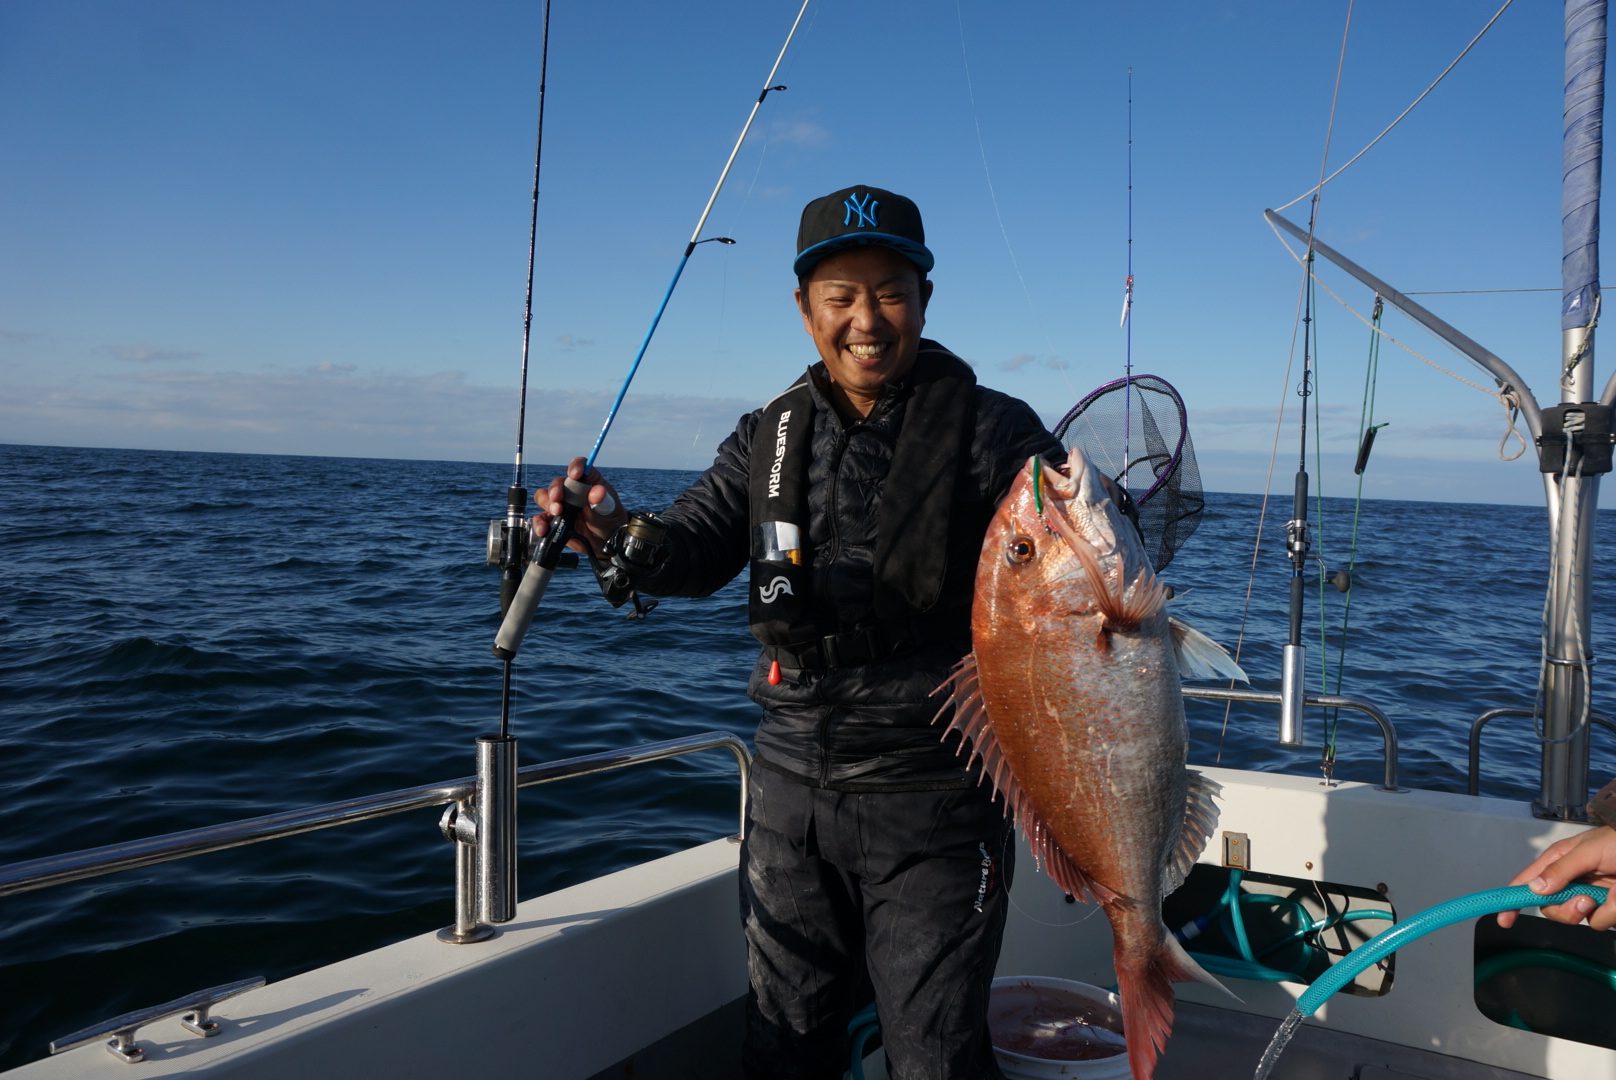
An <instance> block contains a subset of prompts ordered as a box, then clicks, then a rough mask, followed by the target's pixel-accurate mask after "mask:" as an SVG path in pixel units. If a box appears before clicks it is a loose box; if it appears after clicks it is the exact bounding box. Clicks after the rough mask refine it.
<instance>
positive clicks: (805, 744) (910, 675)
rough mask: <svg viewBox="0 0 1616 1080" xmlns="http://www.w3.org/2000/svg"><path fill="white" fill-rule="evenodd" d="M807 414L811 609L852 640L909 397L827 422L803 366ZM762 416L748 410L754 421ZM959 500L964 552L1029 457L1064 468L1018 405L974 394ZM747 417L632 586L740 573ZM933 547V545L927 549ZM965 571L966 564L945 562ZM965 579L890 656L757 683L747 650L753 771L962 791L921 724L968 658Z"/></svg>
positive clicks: (673, 588) (841, 784)
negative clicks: (811, 404)
mask: <svg viewBox="0 0 1616 1080" xmlns="http://www.w3.org/2000/svg"><path fill="white" fill-rule="evenodd" d="M813 374H814V380H813V381H814V382H815V393H814V399H815V413H814V433H813V443H812V459H811V462H810V465H809V472H808V481H809V487H808V506H809V514H810V517H809V537H808V539H809V542H810V544H811V546H812V550H813V556H814V590H815V608H816V611H817V614H818V617H819V620H820V623H821V626H822V627H823V629H824V632H825V633H827V634H831V633H839V632H842V631H848V630H857V629H862V628H863V627H865V626H868V625H869V624H870V623H871V621H872V620H873V619H874V601H873V596H872V590H873V581H874V577H873V563H874V554H875V541H876V511H877V509H878V507H879V506H880V502H881V491H882V487H883V485H884V484H885V483H886V480H887V471H888V468H889V467H890V465H891V463H892V454H893V449H894V448H895V446H896V444H897V435H898V431H899V429H900V427H901V425H902V424H903V416H904V410H905V407H906V405H907V403H908V398H909V394H908V392H907V388H906V387H905V386H904V385H903V384H902V383H894V384H889V385H888V386H887V388H886V392H885V393H884V394H883V395H882V397H881V399H880V400H879V401H878V402H877V403H876V406H875V408H874V409H872V410H871V412H870V415H869V416H868V417H865V418H862V419H860V420H858V421H856V422H853V421H849V420H847V419H845V418H843V417H842V416H840V415H839V414H838V413H837V412H836V410H835V408H834V407H833V406H832V405H831V404H830V402H829V401H828V400H826V399H825V397H824V395H823V394H822V393H821V392H820V390H819V387H820V386H822V385H824V380H825V369H824V365H823V364H818V365H815V367H814V369H813ZM760 411H761V410H760ZM974 414H975V415H974V427H975V431H974V434H973V437H972V439H971V449H970V455H971V460H970V463H969V473H968V475H969V477H970V485H969V490H966V491H961V492H959V493H958V500H959V501H958V502H957V503H956V508H957V509H956V511H955V513H954V514H953V518H952V520H953V522H954V524H953V525H952V526H951V527H952V528H954V529H968V530H971V532H972V534H973V537H972V541H971V543H970V544H969V545H968V548H969V550H971V551H975V550H976V549H978V548H980V546H981V538H982V536H983V535H984V534H985V532H986V531H987V525H988V522H989V520H991V518H992V516H993V511H994V508H995V507H997V505H998V504H999V501H1000V500H1001V499H1003V498H1004V495H1005V493H1006V492H1007V491H1009V489H1010V484H1011V482H1012V481H1013V480H1014V479H1015V476H1016V473H1017V472H1018V471H1020V469H1021V468H1022V467H1023V466H1024V465H1025V464H1026V461H1027V458H1028V457H1030V456H1032V455H1033V454H1042V455H1044V457H1045V458H1047V459H1049V460H1050V461H1051V462H1052V463H1057V464H1058V463H1060V462H1063V461H1065V460H1066V453H1065V451H1064V450H1063V449H1062V448H1061V446H1060V444H1059V443H1057V442H1056V441H1055V437H1054V436H1052V435H1051V434H1049V432H1048V431H1046V430H1045V429H1044V425H1043V424H1042V423H1041V422H1040V421H1039V419H1038V417H1037V415H1036V414H1035V413H1034V412H1033V411H1032V409H1031V408H1029V407H1028V406H1027V405H1026V403H1024V402H1022V401H1018V400H1017V399H1015V398H1012V397H1010V396H1008V395H1006V394H1001V393H999V392H998V391H996V390H989V389H987V388H986V387H983V386H977V387H976V390H975V401H974ZM758 417H759V413H758V412H753V413H749V414H747V415H746V416H743V417H741V420H740V423H739V424H737V425H736V427H735V433H734V434H733V435H731V436H730V437H729V438H727V439H725V440H724V442H723V444H722V445H721V446H720V447H719V448H718V457H717V459H716V460H715V461H714V462H713V464H712V466H711V467H710V468H709V469H708V470H707V471H706V472H705V473H703V474H702V475H701V478H700V479H699V480H697V481H696V482H695V483H694V484H692V485H691V486H690V487H689V488H688V489H687V490H686V491H685V492H684V493H683V494H682V495H680V496H679V498H678V499H677V500H676V501H675V502H674V504H673V506H672V507H671V508H670V509H669V510H668V511H667V513H666V514H665V515H664V518H665V520H666V521H667V523H668V526H669V534H670V541H671V545H672V550H671V552H670V554H669V556H668V560H667V562H666V563H665V564H664V566H663V567H662V569H661V570H660V571H658V572H657V574H656V575H655V576H653V577H651V578H649V579H647V580H645V581H643V582H642V583H641V589H642V591H644V592H646V593H648V594H651V595H655V596H707V595H710V594H711V593H713V592H716V591H717V590H718V589H720V588H722V587H723V586H724V585H726V584H727V583H728V582H729V581H730V580H731V579H733V578H734V577H735V576H736V575H737V574H739V573H740V572H741V571H743V570H744V569H745V568H746V566H747V561H748V557H749V554H750V551H749V548H750V537H749V535H748V520H749V519H748V513H747V510H748V507H747V479H748V474H749V468H750V465H749V463H750V460H751V450H752V441H753V433H754V432H755V431H756V429H757V425H758ZM939 542H942V538H939ZM955 561H956V562H964V561H966V560H955ZM975 576H976V563H975V560H974V558H973V559H971V560H969V562H968V565H950V566H949V567H948V570H947V572H946V574H945V578H944V587H943V594H942V598H941V600H940V601H939V602H938V604H937V607H936V608H935V609H934V610H933V611H932V612H930V613H928V615H927V621H928V623H929V624H930V626H931V628H932V629H933V633H934V635H935V637H936V638H937V639H938V640H934V641H933V642H932V643H930V644H928V645H926V646H924V647H923V648H921V649H919V650H917V651H914V652H911V653H908V654H906V655H903V656H899V657H895V658H892V659H888V660H881V661H876V662H873V663H868V664H860V665H855V666H850V667H840V668H832V669H830V670H827V671H794V670H790V669H786V670H785V671H784V672H783V675H784V677H783V678H782V680H781V682H780V684H779V685H778V686H771V685H770V684H769V681H768V671H769V658H768V657H767V655H766V654H763V653H760V654H759V658H758V662H757V664H756V666H754V668H753V670H752V676H751V679H750V681H749V682H748V685H747V693H748V694H749V695H750V696H751V698H752V700H753V701H755V702H757V703H758V704H759V705H761V706H762V707H763V719H762V722H761V723H760V724H759V725H758V732H757V751H758V756H759V758H760V760H761V763H762V764H763V765H765V766H768V767H772V768H774V769H776V770H777V771H781V772H784V773H787V774H788V775H790V776H793V777H795V778H797V779H800V780H802V781H804V782H806V783H810V784H815V785H819V786H823V787H830V788H836V789H840V790H847V791H899V790H918V789H925V788H939V787H960V786H965V785H967V784H970V783H974V779H973V778H972V777H970V776H969V775H968V774H967V772H966V770H965V768H964V761H963V759H961V758H960V757H958V756H956V754H955V749H956V748H957V745H958V744H957V742H955V741H954V740H952V739H951V740H949V741H948V742H947V743H946V744H945V743H944V742H943V740H942V727H941V726H940V725H939V726H933V725H932V719H933V718H934V717H935V716H936V715H937V711H938V709H939V708H940V707H941V705H942V696H941V695H939V696H938V697H932V696H930V695H931V693H932V691H933V690H935V689H937V687H938V686H939V685H940V684H941V683H942V682H943V680H944V679H946V678H947V677H948V674H949V670H950V669H951V668H952V667H953V665H954V663H955V662H956V661H958V660H959V658H960V657H961V656H964V655H965V654H966V653H967V652H969V651H970V648H971V642H970V605H971V595H972V590H973V586H974V581H975Z"/></svg>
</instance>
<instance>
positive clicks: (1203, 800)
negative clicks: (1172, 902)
mask: <svg viewBox="0 0 1616 1080" xmlns="http://www.w3.org/2000/svg"><path fill="white" fill-rule="evenodd" d="M1184 772H1185V773H1186V774H1187V775H1188V776H1189V792H1188V794H1187V795H1186V797H1185V799H1184V828H1183V830H1182V831H1181V832H1180V833H1179V834H1178V850H1177V851H1175V852H1173V857H1172V860H1171V861H1170V862H1168V864H1167V871H1166V873H1165V874H1163V875H1162V890H1161V891H1162V895H1163V896H1167V895H1169V894H1171V893H1172V892H1173V891H1174V890H1176V889H1177V888H1178V887H1179V886H1180V885H1182V884H1184V879H1185V878H1187V877H1189V876H1190V868H1191V867H1193V866H1194V865H1195V860H1196V859H1199V858H1200V857H1201V852H1203V851H1205V850H1206V845H1207V841H1209V840H1211V839H1212V833H1213V832H1214V831H1216V830H1217V827H1218V804H1217V803H1215V802H1213V801H1212V797H1213V796H1214V795H1216V794H1218V793H1219V792H1220V791H1222V790H1223V786H1222V785H1221V784H1219V783H1218V782H1217V781H1216V780H1213V779H1212V778H1211V777H1209V776H1207V775H1206V774H1204V773H1199V772H1196V771H1195V770H1194V769H1185V770H1184Z"/></svg>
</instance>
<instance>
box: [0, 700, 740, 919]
mask: <svg viewBox="0 0 1616 1080" xmlns="http://www.w3.org/2000/svg"><path fill="white" fill-rule="evenodd" d="M720 748H722V749H725V750H728V751H729V752H730V753H732V754H734V755H735V764H736V766H737V767H738V768H739V770H740V780H741V800H740V804H741V808H740V832H738V833H737V834H736V839H739V837H740V835H741V834H742V833H744V832H745V829H746V792H747V779H748V777H749V776H750V774H751V768H752V755H751V753H750V752H748V750H747V749H746V744H745V743H744V742H742V741H741V740H740V739H739V738H737V737H736V736H734V735H731V734H730V733H728V732H725V731H711V732H707V733H706V734H704V735H687V736H685V737H684V738H682V739H669V740H667V741H666V742H655V743H645V744H643V745H640V746H629V747H624V748H623V749H621V750H604V751H601V752H600V753H598V754H585V755H583V756H581V757H572V758H563V759H562V760H560V761H551V762H546V763H545V764H542V765H529V766H527V767H526V768H523V769H518V770H516V786H517V787H531V786H532V785H534V784H547V783H550V782H552V781H555V780H565V779H568V778H570V777H574V776H588V775H590V774H592V773H601V772H609V771H611V770H614V769H622V768H626V767H628V766H630V765H640V764H644V763H646V762H650V761H662V760H665V759H667V758H672V757H681V756H683V755H685V754H695V753H700V752H702V751H704V750H717V749H720ZM477 789H478V785H477V778H476V777H474V776H463V777H461V778H460V779H458V780H449V781H447V782H445V783H441V784H423V785H421V786H420V787H412V788H404V789H402V790H399V791H386V792H383V793H381V794H379V795H367V796H365V797H364V798H359V799H346V800H344V801H342V802H334V803H326V804H324V805H323V806H309V807H305V808H303V809H301V810H287V811H284V812H282V813H279V814H266V815H264V816H263V817H255V818H247V819H245V820H242V821H232V822H227V823H225V824H223V825H210V826H208V827H206V828H202V829H189V830H187V831H185V832H177V833H169V834H167V835H165V836H154V837H150V838H148V839H145V840H130V841H126V842H125V843H121V844H108V845H106V846H105V847H98V848H89V849H86V850H84V851H75V852H70V853H68V854H66V855H51V856H48V857H46V858H43V859H29V860H27V861H25V862H18V863H12V864H11V865H9V866H0V896H10V895H12V894H13V893H21V892H28V891H30V890H33V889H43V888H47V887H49V886H51V885H63V884H66V883H68V882H70V881H82V880H84V879H85V878H93V877H100V876H102V875H104V874H115V873H117V872H118V871H120V870H133V869H136V868H138V867H143V866H155V865H157V864H158V863H165V862H172V861H174V860H176V859H188V858H191V857H192V856H194V855H205V854H207V853H208V852H211V851H224V850H226V849H227V848H236V847H244V846H246V845H248V844H258V843H262V842H263V841H265V840H276V839H279V838H281V837H283V836H296V835H298V834H299V833H306V832H314V831H315V830H317V829H329V828H333V827H335V826H338V825H350V824H353V823H355V822H359V821H370V820H371V819H373V818H379V817H387V816H388V815H390V814H402V813H405V812H407V811H410V810H422V809H425V808H427V807H431V806H442V805H443V804H445V803H452V804H454V805H455V807H456V808H460V809H464V808H467V807H469V806H471V805H472V804H473V803H474V802H475V800H476V797H477V793H478V791H477ZM452 828H453V820H452V817H451V815H449V814H446V815H445V823H444V829H445V832H446V833H447V832H449V831H450V830H451V829H452ZM455 848H456V853H455V855H456V879H457V882H456V889H455V908H456V911H455V927H454V928H452V929H459V928H465V929H466V930H468V931H469V930H470V929H471V928H474V927H475V926H476V925H477V911H476V906H477V890H476V887H475V877H476V866H475V861H476V860H475V852H474V850H473V851H472V854H471V856H470V859H469V861H470V863H471V865H469V866H468V865H467V864H468V856H467V852H468V850H471V849H472V845H471V844H468V843H466V842H460V843H456V844H455ZM467 871H469V873H468V872H467ZM486 936H488V935H487V934H482V935H481V937H486ZM445 940H460V941H470V940H480V937H477V936H472V935H470V934H469V933H468V934H463V935H461V936H460V937H458V938H450V937H446V938H445Z"/></svg>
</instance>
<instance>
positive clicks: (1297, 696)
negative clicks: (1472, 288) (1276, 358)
mask: <svg viewBox="0 0 1616 1080" xmlns="http://www.w3.org/2000/svg"><path fill="white" fill-rule="evenodd" d="M1314 198H1315V200H1316V199H1317V198H1318V197H1317V196H1316V195H1315V196H1314ZM1315 212H1316V211H1315ZM1308 234H1309V239H1310V240H1311V237H1312V229H1311V227H1310V228H1309V229H1308ZM1303 272H1304V273H1305V274H1306V275H1307V278H1306V282H1305V284H1304V286H1303V289H1304V296H1303V301H1302V382H1301V385H1300V386H1298V387H1297V388H1296V394H1297V396H1298V397H1300V398H1301V399H1302V421H1301V440H1300V451H1299V457H1298V460H1297V463H1296V487H1295V502H1294V504H1293V508H1292V510H1291V519H1290V520H1289V521H1287V522H1286V523H1285V550H1286V552H1287V554H1288V555H1289V556H1290V560H1291V597H1290V601H1291V602H1290V637H1289V638H1288V639H1287V641H1286V644H1285V648H1284V651H1283V654H1282V656H1283V659H1282V660H1281V664H1280V685H1279V694H1280V699H1279V742H1280V745H1281V746H1301V745H1302V743H1303V733H1302V708H1303V705H1304V704H1305V696H1306V693H1307V646H1305V645H1303V644H1302V611H1303V604H1304V602H1305V600H1306V596H1307V585H1306V580H1305V574H1306V571H1307V564H1308V560H1309V558H1310V557H1311V551H1312V547H1313V538H1312V533H1311V527H1310V526H1309V524H1308V518H1307V487H1308V480H1307V405H1308V398H1310V397H1311V396H1312V395H1313V249H1312V246H1311V244H1309V247H1308V250H1307V254H1306V259H1305V262H1304V264H1303Z"/></svg>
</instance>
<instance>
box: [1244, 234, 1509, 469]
mask: <svg viewBox="0 0 1616 1080" xmlns="http://www.w3.org/2000/svg"><path fill="white" fill-rule="evenodd" d="M1269 228H1271V229H1273V230H1274V236H1275V237H1276V238H1277V239H1278V240H1279V242H1280V243H1281V244H1283V245H1285V250H1286V251H1287V252H1289V253H1290V256H1291V258H1293V259H1295V260H1296V261H1297V262H1299V263H1300V262H1301V261H1302V257H1301V256H1300V255H1298V254H1297V253H1296V249H1295V248H1293V247H1291V245H1290V242H1289V241H1288V240H1286V239H1285V237H1284V236H1283V235H1281V233H1280V231H1279V229H1278V228H1276V227H1275V226H1274V224H1273V223H1272V222H1270V223H1269ZM1312 277H1313V281H1314V282H1315V283H1316V284H1317V285H1318V286H1319V288H1321V289H1323V290H1324V291H1325V292H1327V293H1329V294H1330V296H1331V298H1332V299H1333V300H1335V302H1336V303H1338V304H1340V305H1341V306H1342V307H1344V308H1346V309H1347V310H1348V311H1350V312H1351V313H1352V314H1353V316H1354V317H1355V318H1356V319H1357V320H1358V321H1359V322H1361V323H1363V324H1364V325H1365V326H1367V327H1369V329H1371V330H1373V331H1374V332H1375V333H1377V334H1379V335H1380V336H1381V337H1383V338H1385V339H1386V340H1387V341H1389V342H1391V343H1392V344H1393V345H1396V346H1397V347H1398V348H1399V349H1402V350H1403V351H1404V352H1406V353H1408V355H1410V356H1412V357H1414V359H1416V360H1419V361H1421V362H1422V363H1425V364H1429V365H1430V366H1431V367H1434V368H1436V370H1438V371H1440V372H1441V373H1442V374H1444V375H1446V376H1448V377H1449V378H1451V379H1457V380H1458V381H1459V382H1462V383H1464V384H1465V385H1466V386H1469V387H1472V388H1474V389H1476V390H1480V391H1481V392H1482V393H1483V394H1486V395H1487V396H1488V397H1490V398H1492V399H1494V400H1495V401H1497V402H1498V403H1499V404H1500V405H1502V406H1503V408H1504V417H1505V423H1506V424H1507V427H1506V429H1505V431H1504V436H1503V438H1501V439H1499V440H1498V457H1499V459H1500V460H1502V461H1514V460H1516V459H1517V458H1519V457H1520V456H1521V455H1522V454H1524V453H1526V447H1527V442H1526V437H1525V436H1523V435H1522V434H1521V433H1520V432H1519V431H1517V430H1516V429H1515V419H1516V417H1517V416H1519V414H1520V408H1521V405H1520V399H1519V398H1518V397H1517V396H1516V394H1515V391H1514V388H1513V387H1506V388H1504V389H1501V390H1492V389H1489V388H1488V387H1485V386H1482V385H1481V384H1480V383H1476V382H1471V381H1470V380H1469V379H1467V378H1465V377H1464V376H1463V375H1460V374H1459V373H1458V372H1456V371H1450V370H1448V369H1447V368H1445V367H1443V366H1442V365H1441V364H1439V363H1437V362H1436V361H1435V360H1432V359H1431V358H1430V357H1429V356H1425V355H1424V354H1422V353H1418V352H1416V351H1414V350H1413V349H1411V348H1409V347H1408V346H1407V345H1405V344H1403V343H1402V342H1401V341H1399V340H1397V339H1396V338H1394V337H1392V335H1390V334H1388V333H1387V332H1386V331H1385V330H1383V329H1382V328H1381V327H1378V326H1376V325H1375V324H1374V323H1373V322H1371V321H1370V320H1369V319H1366V318H1364V316H1363V314H1362V313H1361V312H1360V311H1359V310H1358V309H1357V308H1355V307H1353V306H1352V305H1351V304H1349V303H1347V302H1346V301H1345V300H1343V299H1342V298H1341V297H1340V296H1339V295H1337V294H1336V291H1335V290H1334V289H1332V288H1330V286H1328V285H1326V284H1325V283H1324V280H1323V279H1322V278H1320V277H1319V276H1318V275H1317V274H1313V275H1312ZM1415 325H1416V326H1418V325H1419V324H1418V323H1416V324H1415ZM1420 328H1421V329H1422V330H1425V331H1426V333H1431V331H1430V330H1428V329H1426V328H1425V327H1423V326H1422V327H1420ZM1431 336H1432V337H1436V335H1435V334H1432V335H1431ZM1437 340H1438V341H1442V339H1441V338H1437ZM1442 344H1444V345H1447V347H1448V348H1449V349H1450V350H1452V351H1453V352H1454V353H1455V354H1456V355H1458V356H1463V357H1464V358H1465V359H1466V360H1469V361H1470V362H1471V363H1472V364H1475V363H1476V362H1475V360H1473V359H1471V358H1470V357H1468V356H1465V355H1464V353H1461V352H1459V351H1458V350H1457V349H1454V348H1453V346H1452V345H1451V344H1449V343H1448V342H1446V341H1442ZM1476 366H1477V367H1478V368H1479V367H1481V365H1480V364H1476ZM1482 370H1483V371H1486V369H1485V368H1482ZM1488 374H1491V372H1488ZM1511 435H1513V436H1515V438H1516V439H1517V440H1518V441H1519V442H1520V448H1519V449H1518V450H1516V451H1515V452H1514V453H1513V454H1505V453H1504V447H1505V446H1507V445H1508V444H1509V437H1510V436H1511Z"/></svg>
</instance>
